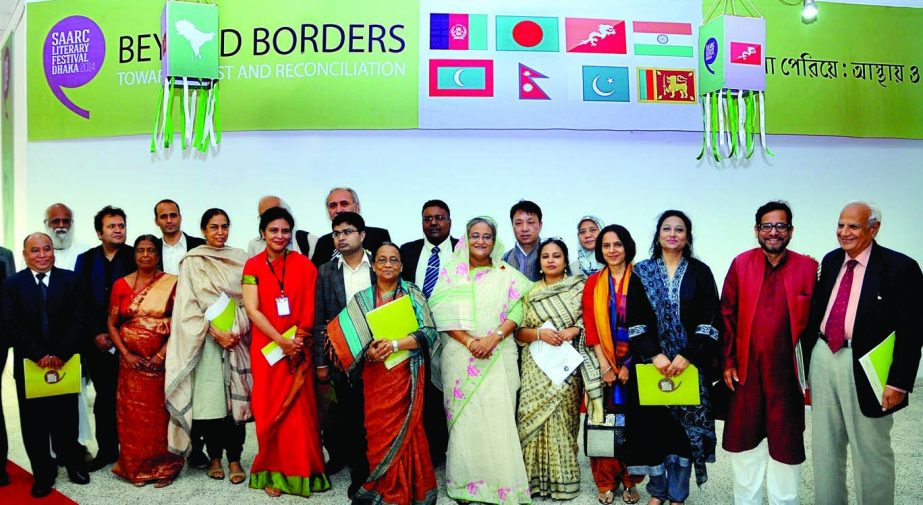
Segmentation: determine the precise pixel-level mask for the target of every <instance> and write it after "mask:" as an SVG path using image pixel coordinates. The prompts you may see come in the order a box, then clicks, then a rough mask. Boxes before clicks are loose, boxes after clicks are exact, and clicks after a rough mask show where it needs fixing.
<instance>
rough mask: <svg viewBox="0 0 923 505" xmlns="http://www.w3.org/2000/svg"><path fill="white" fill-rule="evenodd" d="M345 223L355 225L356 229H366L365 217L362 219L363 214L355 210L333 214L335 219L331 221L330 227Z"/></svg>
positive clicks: (360, 230) (361, 230)
mask: <svg viewBox="0 0 923 505" xmlns="http://www.w3.org/2000/svg"><path fill="white" fill-rule="evenodd" d="M343 223H347V224H351V225H353V226H355V227H356V231H359V232H363V231H365V219H362V216H360V215H359V214H357V213H355V212H341V213H339V214H337V215H335V216H333V221H331V222H330V229H331V230H332V229H333V228H336V227H337V226H339V225H341V224H343Z"/></svg>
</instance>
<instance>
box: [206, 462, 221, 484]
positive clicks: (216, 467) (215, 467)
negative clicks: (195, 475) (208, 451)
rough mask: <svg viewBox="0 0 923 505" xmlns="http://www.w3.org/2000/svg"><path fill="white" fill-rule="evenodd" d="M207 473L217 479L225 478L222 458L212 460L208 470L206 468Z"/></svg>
mask: <svg viewBox="0 0 923 505" xmlns="http://www.w3.org/2000/svg"><path fill="white" fill-rule="evenodd" d="M205 475H208V476H209V477H210V478H212V479H215V480H224V468H221V460H220V459H213V460H211V462H210V463H209V464H208V470H205Z"/></svg>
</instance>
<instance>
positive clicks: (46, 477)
mask: <svg viewBox="0 0 923 505" xmlns="http://www.w3.org/2000/svg"><path fill="white" fill-rule="evenodd" d="M23 258H24V259H25V261H26V266H27V268H25V269H23V270H22V271H20V272H19V273H17V274H15V275H13V276H12V277H10V278H8V279H6V280H5V281H4V282H3V288H2V295H0V300H2V303H0V320H2V322H3V327H4V331H5V334H6V336H5V338H6V339H8V341H9V342H10V343H11V344H12V346H13V352H14V358H15V359H14V364H13V376H14V377H15V378H16V396H17V399H18V400H19V419H20V426H21V430H22V439H23V445H25V448H26V454H27V455H28V456H29V463H30V464H31V465H32V474H33V476H34V478H35V483H34V485H33V486H32V496H34V497H36V498H41V497H44V496H47V495H48V494H50V493H51V488H52V487H53V486H54V482H55V479H56V477H57V474H58V468H57V465H55V462H54V460H53V459H52V457H51V451H50V450H49V447H48V439H49V437H50V438H51V441H52V443H53V444H54V446H55V449H56V450H57V451H58V457H59V459H61V460H63V462H64V465H65V466H66V467H67V475H68V477H69V478H70V480H71V482H73V483H75V484H87V483H88V482H90V477H89V475H88V474H87V472H86V469H85V468H84V462H83V451H82V450H81V448H80V446H79V445H78V443H77V422H78V421H77V395H76V394H67V395H60V396H49V397H44V398H31V399H27V398H26V392H25V373H24V367H23V360H24V359H29V360H32V361H34V362H35V363H36V364H37V365H38V366H40V367H43V368H49V369H52V370H58V369H60V368H61V367H63V366H64V364H65V362H67V360H69V359H70V358H71V357H72V356H73V355H74V354H76V353H77V352H79V350H80V348H81V346H82V344H83V341H85V340H86V339H87V329H86V325H85V324H84V308H83V305H82V304H83V301H84V300H85V298H86V296H85V294H84V292H83V288H82V287H81V284H80V278H79V277H78V276H77V275H76V274H75V273H74V272H71V271H69V270H62V269H59V268H54V248H53V247H52V243H51V237H49V236H48V235H46V234H44V233H33V234H32V235H29V236H28V237H26V240H25V241H24V243H23Z"/></svg>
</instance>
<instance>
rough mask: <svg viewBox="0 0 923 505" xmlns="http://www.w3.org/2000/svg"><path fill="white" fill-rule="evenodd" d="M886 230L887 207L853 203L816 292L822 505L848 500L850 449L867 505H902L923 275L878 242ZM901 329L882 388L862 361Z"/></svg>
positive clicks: (813, 330)
mask: <svg viewBox="0 0 923 505" xmlns="http://www.w3.org/2000/svg"><path fill="white" fill-rule="evenodd" d="M880 226H881V213H880V212H879V211H878V209H876V208H875V207H873V206H871V205H869V204H867V203H863V202H854V203H850V204H847V205H846V207H844V208H843V211H842V212H841V213H840V218H839V222H838V223H837V231H836V235H837V240H838V241H839V243H840V248H839V249H837V250H835V251H833V252H830V253H829V254H827V255H826V256H825V257H824V260H823V262H822V263H821V273H820V278H819V279H818V281H817V287H816V288H815V290H814V303H813V306H812V310H811V324H810V325H809V326H808V330H809V331H808V335H807V336H806V338H805V342H804V343H805V346H804V351H805V367H806V368H808V370H809V383H810V386H811V403H812V409H811V410H812V419H813V420H812V432H811V433H812V434H811V438H812V445H813V450H812V456H813V459H814V489H815V501H816V503H818V504H819V505H823V504H831V505H838V504H842V503H847V501H848V497H847V491H846V447H847V445H848V446H849V448H850V451H851V453H852V457H853V477H854V479H853V480H854V481H855V485H856V495H857V496H856V498H857V501H858V503H859V504H860V505H862V504H873V503H875V504H877V503H894V451H893V450H892V448H891V427H892V426H893V425H894V420H893V418H892V417H891V414H892V413H894V412H897V411H898V410H900V409H902V408H904V407H905V406H907V401H908V399H907V395H908V393H909V392H910V391H911V390H912V389H913V382H914V380H915V378H916V374H917V367H918V365H919V364H920V346H921V342H923V337H921V333H920V331H921V326H923V318H921V316H920V314H921V311H920V307H921V306H923V272H921V271H920V266H919V265H918V264H917V262H916V261H914V260H913V259H911V258H909V257H907V256H906V255H904V254H901V253H899V252H896V251H892V250H890V249H887V248H884V247H882V246H880V245H878V243H877V242H876V241H875V237H876V236H877V235H878V230H879V228H880ZM891 333H894V335H895V339H894V353H893V362H892V364H891V368H890V371H889V372H888V379H887V383H886V384H883V385H882V386H883V387H882V390H881V392H875V391H874V390H873V387H872V385H871V382H870V381H869V379H868V377H867V376H866V373H865V372H864V371H863V369H862V366H861V365H860V364H859V359H860V358H861V357H862V356H864V355H865V354H866V353H868V352H869V351H870V350H872V349H873V348H874V347H875V346H877V345H878V344H880V343H881V342H882V341H884V340H885V339H886V338H887V337H888V336H889V335H890V334H891ZM815 342H816V345H815Z"/></svg>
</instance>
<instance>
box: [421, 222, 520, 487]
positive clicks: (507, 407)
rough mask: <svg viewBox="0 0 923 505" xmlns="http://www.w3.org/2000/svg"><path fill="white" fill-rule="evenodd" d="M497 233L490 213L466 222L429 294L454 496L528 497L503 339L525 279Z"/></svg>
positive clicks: (516, 316) (513, 372)
mask: <svg viewBox="0 0 923 505" xmlns="http://www.w3.org/2000/svg"><path fill="white" fill-rule="evenodd" d="M496 237H497V225H496V223H495V222H494V221H493V219H490V218H488V217H477V218H474V219H472V220H471V221H468V224H467V226H466V233H465V236H464V237H463V238H462V240H460V241H459V243H458V245H457V246H456V252H455V255H454V257H453V259H452V261H450V262H447V263H448V265H446V266H444V267H443V268H441V269H440V272H439V280H438V281H437V283H436V288H435V289H434V291H433V295H432V297H430V301H429V303H430V307H431V308H432V311H433V318H434V319H435V320H436V328H437V329H438V330H439V331H441V332H443V335H442V347H441V348H439V349H437V352H436V354H435V355H434V357H433V367H434V370H435V371H438V370H439V368H437V367H441V373H435V372H434V374H433V377H440V378H441V379H442V385H443V391H444V397H445V410H446V418H447V421H448V425H449V448H448V455H447V459H446V491H447V493H448V495H449V497H450V498H452V499H454V500H456V501H460V502H479V503H502V504H507V503H531V502H532V499H531V498H530V496H529V495H530V493H529V477H528V475H527V474H526V468H525V465H524V464H523V460H522V448H521V447H520V444H519V434H518V430H517V427H516V392H517V391H518V390H519V366H518V365H517V356H518V352H517V346H516V343H515V342H511V341H510V340H512V339H511V338H508V337H509V336H510V334H511V333H513V331H514V330H515V329H516V327H517V326H518V325H519V323H520V322H521V321H522V296H523V295H524V294H525V293H526V292H528V291H529V288H530V287H531V283H530V282H529V280H528V279H527V278H526V277H525V276H524V275H522V274H521V273H519V272H518V271H517V270H516V269H515V268H513V267H511V266H510V265H508V264H507V263H505V262H503V261H502V260H501V259H500V257H501V255H502V253H503V247H502V246H501V245H500V243H499V240H497V238H496Z"/></svg>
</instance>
